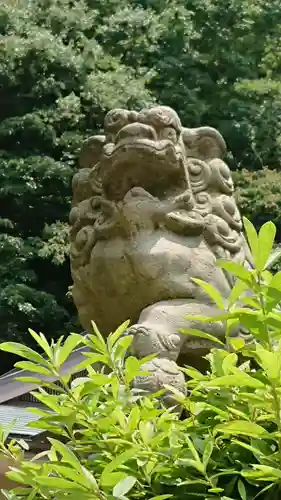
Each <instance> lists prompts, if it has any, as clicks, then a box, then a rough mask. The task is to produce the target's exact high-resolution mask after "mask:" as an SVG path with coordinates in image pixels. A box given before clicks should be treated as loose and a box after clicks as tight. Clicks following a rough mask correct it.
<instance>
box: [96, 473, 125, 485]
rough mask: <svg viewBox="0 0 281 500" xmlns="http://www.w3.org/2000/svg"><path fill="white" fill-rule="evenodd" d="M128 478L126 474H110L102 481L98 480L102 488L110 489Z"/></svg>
mask: <svg viewBox="0 0 281 500" xmlns="http://www.w3.org/2000/svg"><path fill="white" fill-rule="evenodd" d="M127 476H128V474H126V472H120V471H118V472H110V473H107V474H106V475H105V476H104V477H103V478H102V480H101V479H100V483H101V484H102V487H103V488H104V487H106V488H110V487H111V488H112V487H113V486H115V485H116V484H117V483H119V481H122V479H126V477H127Z"/></svg>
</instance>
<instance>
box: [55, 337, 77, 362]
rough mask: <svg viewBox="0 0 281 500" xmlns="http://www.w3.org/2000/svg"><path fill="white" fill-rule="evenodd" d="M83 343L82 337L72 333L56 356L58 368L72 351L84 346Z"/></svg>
mask: <svg viewBox="0 0 281 500" xmlns="http://www.w3.org/2000/svg"><path fill="white" fill-rule="evenodd" d="M83 341H84V339H83V337H82V335H78V334H77V333H71V334H70V335H69V337H67V339H66V340H65V341H64V344H63V346H62V347H60V348H59V351H58V355H57V356H56V366H62V365H63V363H64V362H65V361H66V360H67V358H68V357H69V355H70V354H71V353H72V351H73V350H74V349H76V348H77V347H78V345H80V344H82V343H83Z"/></svg>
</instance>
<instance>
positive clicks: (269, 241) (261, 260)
mask: <svg viewBox="0 0 281 500" xmlns="http://www.w3.org/2000/svg"><path fill="white" fill-rule="evenodd" d="M275 235H276V227H275V225H274V224H273V222H266V223H265V224H264V225H263V226H262V227H261V229H260V232H259V240H258V241H259V251H258V256H257V259H256V262H255V264H256V268H257V270H258V271H262V270H263V269H264V268H265V266H266V263H267V261H268V259H269V256H270V253H271V251H272V248H273V244H274V240H275Z"/></svg>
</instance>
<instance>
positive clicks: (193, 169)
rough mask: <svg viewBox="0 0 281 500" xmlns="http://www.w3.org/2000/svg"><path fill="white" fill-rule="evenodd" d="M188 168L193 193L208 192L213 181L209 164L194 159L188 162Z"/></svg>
mask: <svg viewBox="0 0 281 500" xmlns="http://www.w3.org/2000/svg"><path fill="white" fill-rule="evenodd" d="M187 168H188V173H189V178H190V184H191V187H192V191H193V193H194V194H196V193H198V192H200V191H204V190H206V189H207V188H208V185H209V182H210V179H211V169H210V167H209V165H208V163H206V162H205V161H201V160H197V159H196V158H192V159H189V160H188V161H187Z"/></svg>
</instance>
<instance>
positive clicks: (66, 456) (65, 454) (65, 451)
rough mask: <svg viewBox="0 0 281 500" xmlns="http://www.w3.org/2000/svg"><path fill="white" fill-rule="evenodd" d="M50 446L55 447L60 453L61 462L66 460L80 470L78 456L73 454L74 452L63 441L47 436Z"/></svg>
mask: <svg viewBox="0 0 281 500" xmlns="http://www.w3.org/2000/svg"><path fill="white" fill-rule="evenodd" d="M48 440H49V441H50V443H51V445H52V447H53V448H54V449H55V451H56V452H57V453H60V454H61V456H62V459H63V462H66V463H68V464H70V465H72V467H73V468H74V469H75V470H77V471H78V472H81V464H80V462H79V460H78V458H77V457H76V456H75V455H74V453H73V452H72V451H71V450H70V449H69V448H68V447H67V446H66V445H65V444H63V443H61V442H60V441H58V440H57V439H54V438H48Z"/></svg>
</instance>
